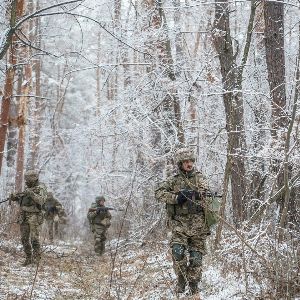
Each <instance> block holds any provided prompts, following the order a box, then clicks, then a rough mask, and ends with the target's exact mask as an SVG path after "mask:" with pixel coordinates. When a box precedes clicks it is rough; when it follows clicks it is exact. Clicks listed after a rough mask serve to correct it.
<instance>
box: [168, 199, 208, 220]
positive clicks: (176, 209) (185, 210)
mask: <svg viewBox="0 0 300 300" xmlns="http://www.w3.org/2000/svg"><path fill="white" fill-rule="evenodd" d="M166 210H167V214H168V216H169V217H170V218H172V219H173V218H174V217H175V216H182V215H190V214H197V215H200V214H204V210H203V207H202V206H201V205H200V203H195V202H192V201H187V203H186V204H185V205H179V204H166Z"/></svg>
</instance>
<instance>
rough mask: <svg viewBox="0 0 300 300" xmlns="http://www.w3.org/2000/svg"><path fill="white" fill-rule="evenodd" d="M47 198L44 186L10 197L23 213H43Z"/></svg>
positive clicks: (28, 189)
mask: <svg viewBox="0 0 300 300" xmlns="http://www.w3.org/2000/svg"><path fill="white" fill-rule="evenodd" d="M46 198H47V189H46V187H45V185H44V184H39V185H37V186H35V187H31V188H28V187H27V188H25V190H24V192H20V193H14V194H11V195H10V199H11V201H17V202H18V203H19V205H20V208H21V210H22V211H25V212H41V210H42V207H43V205H44V203H45V201H46Z"/></svg>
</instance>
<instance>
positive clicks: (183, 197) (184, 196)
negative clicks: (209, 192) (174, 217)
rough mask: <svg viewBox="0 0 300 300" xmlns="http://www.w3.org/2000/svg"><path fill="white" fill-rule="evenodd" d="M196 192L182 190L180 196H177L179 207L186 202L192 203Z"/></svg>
mask: <svg viewBox="0 0 300 300" xmlns="http://www.w3.org/2000/svg"><path fill="white" fill-rule="evenodd" d="M193 194H194V191H193V190H181V191H180V192H179V193H178V194H177V203H178V204H179V205H182V204H183V203H185V202H186V201H188V200H189V201H191V200H192V197H193Z"/></svg>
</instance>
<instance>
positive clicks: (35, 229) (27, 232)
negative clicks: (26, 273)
mask: <svg viewBox="0 0 300 300" xmlns="http://www.w3.org/2000/svg"><path fill="white" fill-rule="evenodd" d="M25 184H26V188H25V190H24V192H21V193H13V194H11V195H10V200H11V201H17V202H18V203H19V205H20V217H19V224H20V231H21V241H22V245H23V249H24V252H25V254H26V260H25V262H24V264H23V265H24V266H27V265H29V264H31V263H32V262H33V263H38V262H39V260H40V258H41V246H40V240H39V235H40V228H41V225H42V223H43V220H44V218H43V213H42V207H43V205H44V203H45V201H46V197H47V191H46V187H45V186H44V185H43V184H41V183H39V177H38V173H37V172H36V171H33V170H31V171H28V172H26V173H25Z"/></svg>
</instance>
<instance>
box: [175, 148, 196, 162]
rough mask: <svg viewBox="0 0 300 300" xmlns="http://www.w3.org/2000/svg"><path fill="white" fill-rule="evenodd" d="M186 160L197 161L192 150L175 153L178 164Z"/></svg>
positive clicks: (182, 149) (186, 149)
mask: <svg viewBox="0 0 300 300" xmlns="http://www.w3.org/2000/svg"><path fill="white" fill-rule="evenodd" d="M185 160H192V161H195V155H194V152H193V151H192V150H191V149H188V148H181V149H178V150H177V151H176V153H175V162H176V163H177V164H180V163H182V162H183V161H185Z"/></svg>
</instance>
